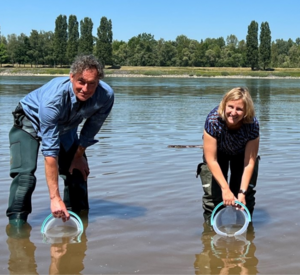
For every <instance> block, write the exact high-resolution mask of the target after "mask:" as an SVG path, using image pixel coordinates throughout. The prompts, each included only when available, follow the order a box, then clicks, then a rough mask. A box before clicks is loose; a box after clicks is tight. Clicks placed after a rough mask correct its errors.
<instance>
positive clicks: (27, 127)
mask: <svg viewBox="0 0 300 275" xmlns="http://www.w3.org/2000/svg"><path fill="white" fill-rule="evenodd" d="M12 114H13V116H14V126H15V127H18V128H20V129H22V130H23V131H25V132H27V133H28V134H30V135H31V136H32V137H34V138H35V139H38V140H39V139H40V138H39V137H38V135H37V132H36V131H35V129H34V128H33V126H32V123H31V121H30V120H29V119H28V118H27V117H26V115H25V112H24V110H23V108H22V105H21V103H19V104H18V106H17V107H16V109H15V111H13V112H12Z"/></svg>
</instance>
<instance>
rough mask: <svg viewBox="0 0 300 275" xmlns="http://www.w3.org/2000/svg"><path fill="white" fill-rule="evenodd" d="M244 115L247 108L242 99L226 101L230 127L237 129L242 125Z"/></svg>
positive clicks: (226, 116) (226, 113)
mask: <svg viewBox="0 0 300 275" xmlns="http://www.w3.org/2000/svg"><path fill="white" fill-rule="evenodd" d="M244 115H245V110H244V102H243V100H242V99H239V100H232V101H228V102H227V103H226V107H225V118H226V124H227V127H228V128H230V129H237V128H239V127H240V126H242V124H243V118H244Z"/></svg>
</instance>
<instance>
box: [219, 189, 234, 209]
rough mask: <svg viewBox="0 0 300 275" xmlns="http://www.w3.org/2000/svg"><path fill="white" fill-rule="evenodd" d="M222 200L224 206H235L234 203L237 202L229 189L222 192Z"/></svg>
mask: <svg viewBox="0 0 300 275" xmlns="http://www.w3.org/2000/svg"><path fill="white" fill-rule="evenodd" d="M222 198H223V203H224V205H226V206H229V205H235V201H236V200H237V199H236V197H235V196H234V195H233V193H232V192H231V190H230V189H229V188H226V189H223V190H222Z"/></svg>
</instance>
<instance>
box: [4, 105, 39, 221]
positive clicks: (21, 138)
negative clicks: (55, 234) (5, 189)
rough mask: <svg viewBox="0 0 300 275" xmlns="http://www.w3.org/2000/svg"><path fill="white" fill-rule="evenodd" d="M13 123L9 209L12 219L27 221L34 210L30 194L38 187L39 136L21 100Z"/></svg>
mask: <svg viewBox="0 0 300 275" xmlns="http://www.w3.org/2000/svg"><path fill="white" fill-rule="evenodd" d="M13 116H14V125H13V127H12V128H11V130H10V132H9V142H10V176H11V178H13V180H12V183H11V186H10V194H9V200H8V209H7V211H6V215H7V216H8V218H9V220H10V221H11V220H16V219H19V220H22V221H23V222H26V221H27V216H28V214H30V213H31V210H32V208H31V195H32V193H33V191H34V189H35V185H36V177H35V175H34V173H35V171H36V168H37V157H38V151H39V146H40V143H39V138H38V137H37V135H36V132H35V130H34V128H33V126H32V124H31V122H30V121H29V120H28V119H27V118H26V116H25V114H24V111H23V109H22V107H21V105H20V104H19V105H18V106H17V108H16V110H15V111H14V112H13Z"/></svg>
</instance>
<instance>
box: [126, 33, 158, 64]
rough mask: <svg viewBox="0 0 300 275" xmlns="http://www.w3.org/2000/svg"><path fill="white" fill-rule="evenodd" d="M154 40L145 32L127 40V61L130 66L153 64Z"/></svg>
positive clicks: (155, 58) (154, 62)
mask: <svg viewBox="0 0 300 275" xmlns="http://www.w3.org/2000/svg"><path fill="white" fill-rule="evenodd" d="M156 44H157V42H156V40H155V39H154V36H153V35H151V34H147V33H142V34H139V35H138V36H134V37H132V38H131V39H130V40H129V41H128V63H129V65H131V66H155V64H156V60H157V51H156Z"/></svg>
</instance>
